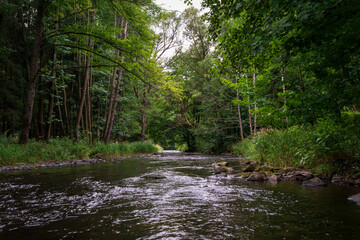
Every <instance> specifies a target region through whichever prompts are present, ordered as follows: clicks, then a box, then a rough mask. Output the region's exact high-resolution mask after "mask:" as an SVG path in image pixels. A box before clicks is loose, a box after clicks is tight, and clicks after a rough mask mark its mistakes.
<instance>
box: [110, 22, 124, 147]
mask: <svg viewBox="0 0 360 240" xmlns="http://www.w3.org/2000/svg"><path fill="white" fill-rule="evenodd" d="M122 18H124V17H122ZM127 25H128V22H127V21H126V20H125V24H124V37H123V39H126V35H127ZM121 61H124V58H122V60H121ZM122 74H123V70H122V69H120V70H119V73H118V79H117V83H116V89H115V95H114V103H113V108H112V109H111V118H110V122H109V129H108V132H107V135H106V138H105V142H106V143H108V142H109V141H110V136H111V131H112V127H113V125H114V119H115V112H116V106H117V101H118V96H119V91H120V84H121V78H122Z"/></svg>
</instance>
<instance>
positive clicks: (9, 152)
mask: <svg viewBox="0 0 360 240" xmlns="http://www.w3.org/2000/svg"><path fill="white" fill-rule="evenodd" d="M0 140H1V141H0V169H3V170H4V171H6V170H26V169H33V168H41V167H53V166H72V165H84V164H93V163H97V162H102V161H105V160H104V159H111V158H123V157H127V156H134V155H141V154H152V153H156V152H157V151H158V150H159V148H160V147H159V146H156V145H154V144H152V143H150V142H131V143H128V142H120V143H119V142H113V143H108V144H105V143H103V142H99V141H96V142H88V141H86V140H82V141H80V142H78V143H76V142H74V141H72V140H71V139H68V138H63V139H50V141H49V142H48V143H46V142H35V141H34V142H30V143H29V144H27V145H21V144H18V143H17V139H9V138H0ZM0 171H1V170H0Z"/></svg>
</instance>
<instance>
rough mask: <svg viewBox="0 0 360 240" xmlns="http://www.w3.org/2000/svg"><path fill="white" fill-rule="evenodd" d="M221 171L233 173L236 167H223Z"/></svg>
mask: <svg viewBox="0 0 360 240" xmlns="http://www.w3.org/2000/svg"><path fill="white" fill-rule="evenodd" d="M220 172H226V173H233V172H234V169H233V168H231V167H221V168H220Z"/></svg>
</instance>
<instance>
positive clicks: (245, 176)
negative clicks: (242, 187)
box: [235, 172, 251, 178]
mask: <svg viewBox="0 0 360 240" xmlns="http://www.w3.org/2000/svg"><path fill="white" fill-rule="evenodd" d="M250 175H251V172H242V173H238V174H236V175H235V177H237V178H248V177H249V176H250Z"/></svg>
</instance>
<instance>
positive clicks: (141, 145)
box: [129, 142, 158, 153]
mask: <svg viewBox="0 0 360 240" xmlns="http://www.w3.org/2000/svg"><path fill="white" fill-rule="evenodd" d="M129 148H130V151H131V152H133V153H154V152H157V151H158V150H157V148H156V147H155V146H154V144H152V143H150V142H133V143H130V145H129Z"/></svg>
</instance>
